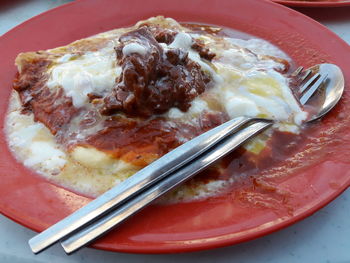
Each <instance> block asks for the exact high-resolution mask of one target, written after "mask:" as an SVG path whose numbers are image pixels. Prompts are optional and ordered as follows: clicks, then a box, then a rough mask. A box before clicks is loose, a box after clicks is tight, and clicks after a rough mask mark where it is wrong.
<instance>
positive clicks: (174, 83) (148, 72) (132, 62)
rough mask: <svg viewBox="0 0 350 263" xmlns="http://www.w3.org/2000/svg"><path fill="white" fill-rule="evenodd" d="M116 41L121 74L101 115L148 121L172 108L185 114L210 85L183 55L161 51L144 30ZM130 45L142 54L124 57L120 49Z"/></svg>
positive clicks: (131, 54)
mask: <svg viewBox="0 0 350 263" xmlns="http://www.w3.org/2000/svg"><path fill="white" fill-rule="evenodd" d="M119 41H120V42H121V45H120V46H118V47H117V48H116V53H117V59H118V63H119V65H121V67H122V74H121V75H120V77H119V78H118V80H117V83H116V86H115V87H114V88H113V90H112V92H111V94H109V95H107V96H106V97H105V98H104V105H103V108H102V110H101V112H102V114H104V115H111V114H114V113H116V112H124V113H126V114H127V115H129V116H141V117H149V116H151V115H153V114H161V113H164V112H166V111H167V110H169V109H170V108H172V107H178V108H179V109H181V110H182V111H186V110H188V108H189V107H190V106H191V101H192V100H193V99H194V98H195V97H196V96H198V95H199V94H201V93H203V92H204V90H205V88H206V86H207V84H208V83H209V82H210V77H209V76H208V75H206V74H205V73H204V72H203V71H202V70H201V67H200V66H199V65H198V64H197V63H196V62H194V61H192V60H190V59H189V58H188V56H187V55H188V54H187V53H186V52H184V51H182V50H180V49H169V50H167V51H165V50H163V48H162V47H161V46H160V45H159V43H158V42H157V40H156V39H155V37H154V36H153V34H152V33H151V31H150V30H149V29H148V28H147V27H141V28H139V29H136V30H134V31H131V32H128V33H126V34H124V35H122V36H121V37H120V39H119ZM130 43H134V44H138V45H141V46H143V47H144V48H145V50H146V54H139V53H137V52H132V53H130V54H126V55H124V54H123V48H124V47H125V46H126V45H128V44H130Z"/></svg>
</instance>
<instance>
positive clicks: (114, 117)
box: [5, 17, 307, 201]
mask: <svg viewBox="0 0 350 263" xmlns="http://www.w3.org/2000/svg"><path fill="white" fill-rule="evenodd" d="M233 34H234V33H232V32H231V31H230V30H228V29H223V28H219V27H213V26H205V25H198V24H179V23H178V22H176V21H175V20H173V19H171V18H164V17H153V18H150V19H148V20H144V21H140V22H138V23H137V24H136V25H135V26H132V27H129V28H121V29H115V30H111V31H108V32H104V33H100V34H97V35H94V36H92V37H88V38H85V39H81V40H78V41H75V42H73V43H71V44H69V45H67V46H63V47H58V48H54V49H50V50H46V51H37V52H27V53H21V54H19V55H18V57H17V58H16V65H17V67H18V75H17V77H16V79H15V81H14V85H13V93H12V96H11V99H10V106H9V110H8V115H7V119H6V123H5V129H6V133H7V138H8V143H9V146H10V148H11V150H12V151H13V153H14V155H15V156H16V158H17V159H18V160H19V161H21V162H23V164H24V165H25V166H27V167H29V168H31V169H33V170H35V171H36V172H37V173H39V174H41V175H43V176H45V177H47V178H48V179H49V180H52V181H54V182H56V183H58V184H60V185H62V186H64V187H67V188H69V189H72V190H74V191H77V192H79V193H82V194H85V195H88V196H92V197H93V196H97V195H99V194H101V193H103V192H104V191H106V190H108V189H110V188H111V187H113V186H114V185H116V184H118V183H119V182H121V181H123V180H125V179H126V178H128V177H129V176H132V175H133V174H134V173H135V172H137V171H138V170H140V169H141V168H143V167H144V166H146V165H148V164H149V163H151V162H152V161H154V160H155V159H157V158H159V157H160V156H162V155H164V154H165V153H167V152H169V151H170V150H172V149H174V148H175V147H177V146H179V145H181V144H182V143H184V142H186V141H188V140H190V139H192V138H193V137H195V136H197V135H199V134H201V133H203V132H205V131H207V130H209V129H211V128H213V127H215V126H217V125H219V124H221V123H223V122H225V121H227V120H229V119H231V118H235V117H238V116H243V115H245V116H252V117H264V118H271V119H274V120H276V121H277V122H276V124H275V125H274V129H273V130H269V131H267V132H265V133H264V134H262V135H260V136H258V137H257V138H256V139H254V140H252V141H251V142H249V143H248V144H246V145H245V146H244V148H242V149H241V150H240V151H244V152H246V154H244V155H242V156H240V155H239V154H237V153H236V154H234V155H233V156H235V155H237V156H236V158H235V159H234V160H233V159H232V155H231V157H229V159H227V158H226V159H225V160H223V161H222V162H221V163H218V164H217V165H216V166H214V167H212V168H210V169H209V170H208V171H206V172H205V173H203V174H202V175H200V176H198V177H197V179H194V180H192V181H190V182H189V183H188V184H187V185H185V186H182V187H180V188H179V189H177V190H176V191H175V192H173V193H172V194H171V195H169V196H168V198H169V200H175V201H176V200H191V199H195V198H204V197H206V196H208V195H214V194H217V193H218V192H220V191H224V190H225V189H227V188H228V187H229V186H230V185H231V184H232V183H233V182H236V181H237V180H238V178H240V177H242V176H245V175H247V174H248V171H249V175H251V174H253V173H256V172H257V170H259V169H258V168H257V167H258V166H257V164H258V163H259V162H262V161H266V160H267V159H266V158H269V165H270V166H273V165H274V164H275V163H276V162H277V161H278V158H276V153H275V152H274V151H272V150H271V149H273V147H274V145H276V144H278V143H281V142H282V141H283V140H285V138H287V137H288V136H289V135H291V134H292V135H293V136H294V135H295V134H298V133H299V132H300V129H301V124H302V122H303V120H304V119H305V118H306V117H307V112H306V111H304V110H303V109H302V108H301V106H300V105H299V103H298V102H297V100H296V99H295V97H294V95H293V90H292V89H291V88H292V86H293V85H292V77H291V76H290V72H291V65H292V62H291V60H290V59H289V58H288V56H287V55H286V54H284V53H283V52H282V51H281V50H279V49H278V48H277V47H275V46H273V45H272V44H270V43H269V42H267V41H265V40H262V39H257V38H252V37H251V36H246V35H241V36H242V37H240V38H237V37H234V36H233ZM272 134H275V136H271V135H272ZM276 134H277V135H278V136H276ZM276 138H277V139H276ZM278 138H279V139H278ZM279 140H280V141H279ZM230 158H231V159H230ZM228 160H231V161H228ZM232 160H233V161H232ZM228 163H229V164H228ZM236 165H238V166H237V167H238V168H239V169H238V170H237V171H239V172H240V173H239V174H237V173H236V174H234V173H232V171H233V168H234V167H236ZM254 165H255V166H254ZM242 167H243V168H242ZM244 167H246V170H244V169H245V168H244ZM252 167H253V168H252ZM242 169H243V170H242ZM228 171H229V172H230V175H228Z"/></svg>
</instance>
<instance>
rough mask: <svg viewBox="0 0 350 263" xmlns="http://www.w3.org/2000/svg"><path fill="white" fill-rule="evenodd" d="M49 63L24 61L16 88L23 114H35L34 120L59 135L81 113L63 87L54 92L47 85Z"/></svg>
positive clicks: (41, 59)
mask: <svg viewBox="0 0 350 263" xmlns="http://www.w3.org/2000/svg"><path fill="white" fill-rule="evenodd" d="M50 63H51V62H50V61H49V60H47V59H45V58H42V57H40V56H38V57H36V58H33V59H32V60H29V61H26V62H23V63H22V70H21V74H19V75H18V76H17V78H16V79H15V80H14V85H13V88H14V89H15V90H16V91H17V92H18V94H19V97H20V100H21V102H22V105H23V112H24V113H26V112H33V114H34V120H35V121H40V122H42V123H43V124H45V126H46V127H47V128H49V129H50V131H51V133H52V134H56V133H57V131H59V130H60V129H61V128H62V127H63V126H64V125H66V124H67V123H69V122H70V120H71V119H72V118H73V117H74V116H75V114H76V113H77V112H78V110H77V109H76V108H74V106H73V104H72V99H71V98H69V97H67V96H65V94H64V91H63V89H62V88H61V87H58V88H55V89H54V90H51V89H49V88H48V87H47V86H46V81H47V78H48V76H47V68H48V66H49V65H50Z"/></svg>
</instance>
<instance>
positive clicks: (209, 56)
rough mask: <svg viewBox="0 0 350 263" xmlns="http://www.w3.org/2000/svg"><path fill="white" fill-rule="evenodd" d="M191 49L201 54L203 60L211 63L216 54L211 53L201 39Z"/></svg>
mask: <svg viewBox="0 0 350 263" xmlns="http://www.w3.org/2000/svg"><path fill="white" fill-rule="evenodd" d="M191 47H192V48H193V49H194V50H196V51H197V52H198V53H199V55H200V57H201V58H204V59H206V60H209V61H211V60H212V59H213V58H214V57H215V53H213V52H210V50H209V49H208V48H206V47H205V45H204V42H203V41H201V40H199V39H196V40H195V41H194V43H193V44H192V46H191Z"/></svg>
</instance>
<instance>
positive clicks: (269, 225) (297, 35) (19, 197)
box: [0, 0, 350, 253]
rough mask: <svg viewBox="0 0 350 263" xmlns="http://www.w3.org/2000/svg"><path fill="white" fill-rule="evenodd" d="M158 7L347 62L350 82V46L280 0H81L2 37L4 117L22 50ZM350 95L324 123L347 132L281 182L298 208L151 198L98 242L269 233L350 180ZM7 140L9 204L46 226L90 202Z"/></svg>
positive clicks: (181, 242)
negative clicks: (18, 156) (21, 156)
mask: <svg viewBox="0 0 350 263" xmlns="http://www.w3.org/2000/svg"><path fill="white" fill-rule="evenodd" d="M155 15H164V16H168V17H173V18H175V19H177V20H179V21H192V22H199V23H208V24H215V25H221V26H225V27H229V28H233V29H236V30H240V31H243V32H246V33H249V34H252V35H256V36H258V37H262V38H265V39H268V40H269V41H271V42H272V43H274V44H276V45H277V46H279V47H280V48H282V49H283V50H284V51H285V52H287V53H288V54H289V55H290V56H291V57H292V58H293V59H294V60H295V62H296V63H297V64H298V65H303V66H305V67H308V66H310V65H313V64H316V63H320V62H325V61H327V62H331V63H336V64H338V65H339V66H340V67H341V68H342V69H343V71H344V74H345V78H346V81H347V83H350V64H349V61H350V57H349V56H350V55H349V54H350V47H349V46H348V45H347V44H346V43H345V42H343V41H342V40H341V39H339V38H338V37H337V36H336V35H335V34H333V33H332V32H330V31H329V30H327V29H326V28H325V27H323V26H322V25H320V24H318V23H317V22H315V21H313V20H311V19H309V18H308V17H306V16H304V15H302V14H300V13H297V12H295V11H293V10H290V9H288V8H285V7H283V6H281V5H278V4H274V3H272V2H268V1H261V0H236V1H232V0H222V1H210V0H208V1H203V0H192V1H187V0H179V1H165V0H153V1H149V2H147V4H145V3H144V2H143V1H138V0H129V1H122V0H118V1H116V0H102V1H94V0H87V1H76V2H73V3H70V4H67V5H64V6H61V7H59V8H56V9H54V10H51V11H49V12H46V13H44V14H41V15H39V16H37V17H35V18H33V19H30V20H29V21H27V22H25V23H23V24H21V25H19V26H18V27H16V28H14V29H13V30H11V31H10V32H8V33H6V34H5V35H3V36H2V37H1V38H0V52H1V64H0V69H1V70H0V87H1V89H0V96H1V98H3V99H2V102H1V103H0V121H1V123H3V121H4V115H5V113H6V109H7V106H8V105H7V104H8V103H7V99H8V97H9V94H10V91H11V84H12V80H13V78H14V76H15V73H16V68H15V66H14V59H15V57H16V55H17V54H18V53H19V52H24V51H33V50H39V49H47V48H53V47H57V46H59V45H65V44H68V43H70V42H72V41H74V40H76V39H80V38H82V37H87V36H90V35H93V34H96V33H98V32H102V31H105V30H109V29H112V28H116V27H123V26H129V25H132V24H134V23H135V22H136V21H138V20H140V19H145V18H148V17H150V16H155ZM349 95H350V91H349V89H348V87H347V88H346V91H345V94H344V98H343V99H342V101H341V102H340V105H339V106H337V107H336V109H334V110H333V111H332V112H331V113H330V114H328V115H327V117H326V118H325V119H323V120H322V122H321V123H320V124H318V125H319V126H320V127H321V129H320V132H321V131H323V130H325V131H332V129H331V128H330V127H333V125H336V124H338V125H339V123H340V126H341V127H340V133H339V134H333V135H329V136H328V135H327V134H326V135H325V134H323V135H322V136H325V138H326V139H329V140H328V142H330V141H331V142H333V141H334V143H333V144H335V145H333V144H332V143H328V144H327V145H325V147H324V148H322V149H320V151H324V152H325V153H327V154H325V155H324V157H323V158H320V159H319V160H317V162H316V164H315V163H314V164H313V165H309V166H306V167H304V169H303V170H302V172H299V173H297V174H295V175H293V176H290V177H287V178H285V179H284V180H281V181H279V182H278V184H277V186H278V188H279V189H281V190H285V191H288V192H289V193H290V197H289V199H288V207H289V208H290V209H278V208H277V209H270V208H267V207H264V206H258V205H257V206H245V205H244V204H243V205H242V204H241V203H240V202H239V200H238V199H237V198H236V197H235V192H234V191H232V192H230V193H227V194H225V195H223V196H220V197H215V198H211V199H208V200H206V201H201V202H192V203H181V204H174V205H167V206H159V205H158V206H150V207H148V208H146V209H145V210H144V211H142V212H141V213H140V214H138V215H136V216H135V217H133V218H132V219H131V220H129V221H128V222H126V223H125V224H123V225H121V226H120V227H118V228H117V229H116V230H115V231H112V232H110V233H109V234H108V235H107V236H105V237H104V238H102V239H100V240H98V241H96V242H95V243H94V244H93V245H92V246H93V247H95V248H99V249H106V250H113V251H126V252H138V253H171V252H183V251H193V250H200V249H207V248H214V247H219V246H224V245H230V244H235V243H238V242H242V241H246V240H250V239H254V238H257V237H259V236H262V235H266V234H268V233H271V232H273V231H276V230H278V229H281V228H283V227H286V226H288V225H290V224H293V223H295V222H296V221H298V220H300V219H302V218H304V217H306V216H308V215H310V214H312V213H314V212H315V211H317V210H318V209H320V208H321V207H323V206H324V205H326V204H327V203H328V202H330V201H331V200H333V199H334V198H335V197H336V196H338V195H339V194H340V193H341V192H342V191H344V190H345V189H346V188H347V187H348V186H349V184H350V163H349V162H350V158H349V157H350V156H349V155H350V151H349V149H350V142H349V141H350V136H349V135H347V134H348V133H347V132H346V130H348V127H350V121H349V117H347V116H346V115H344V114H343V113H342V112H345V111H346V110H349V109H348V108H349V106H348V105H350V102H349ZM322 127H325V128H324V129H323V128H322ZM342 131H343V132H342ZM332 145H333V146H332ZM0 148H1V152H0V162H1V163H0V165H1V170H0V179H1V184H0V211H1V212H2V213H3V214H4V215H6V216H8V217H10V218H12V219H13V220H15V221H17V222H18V223H20V224H22V225H24V226H27V227H29V228H31V229H33V230H36V231H42V230H44V229H46V228H47V227H49V226H50V225H52V224H54V223H55V222H57V221H59V220H60V219H62V218H64V217H65V216H67V215H69V214H70V213H72V212H73V211H75V210H76V209H78V208H80V207H81V206H83V205H84V204H86V203H87V202H89V199H88V198H86V197H83V196H80V195H78V194H75V193H73V192H70V191H68V190H66V189H63V188H61V187H59V186H56V185H54V184H52V183H50V182H48V181H46V180H45V179H43V178H41V177H39V176H37V175H35V174H34V173H33V172H31V171H29V170H28V169H26V168H25V167H23V166H22V165H21V164H19V163H17V162H16V161H15V159H14V158H13V157H12V155H11V153H10V152H9V150H8V147H7V144H6V141H5V139H4V134H3V133H1V136H0ZM335 149H336V150H335ZM22 245H26V244H25V243H24V244H22Z"/></svg>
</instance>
